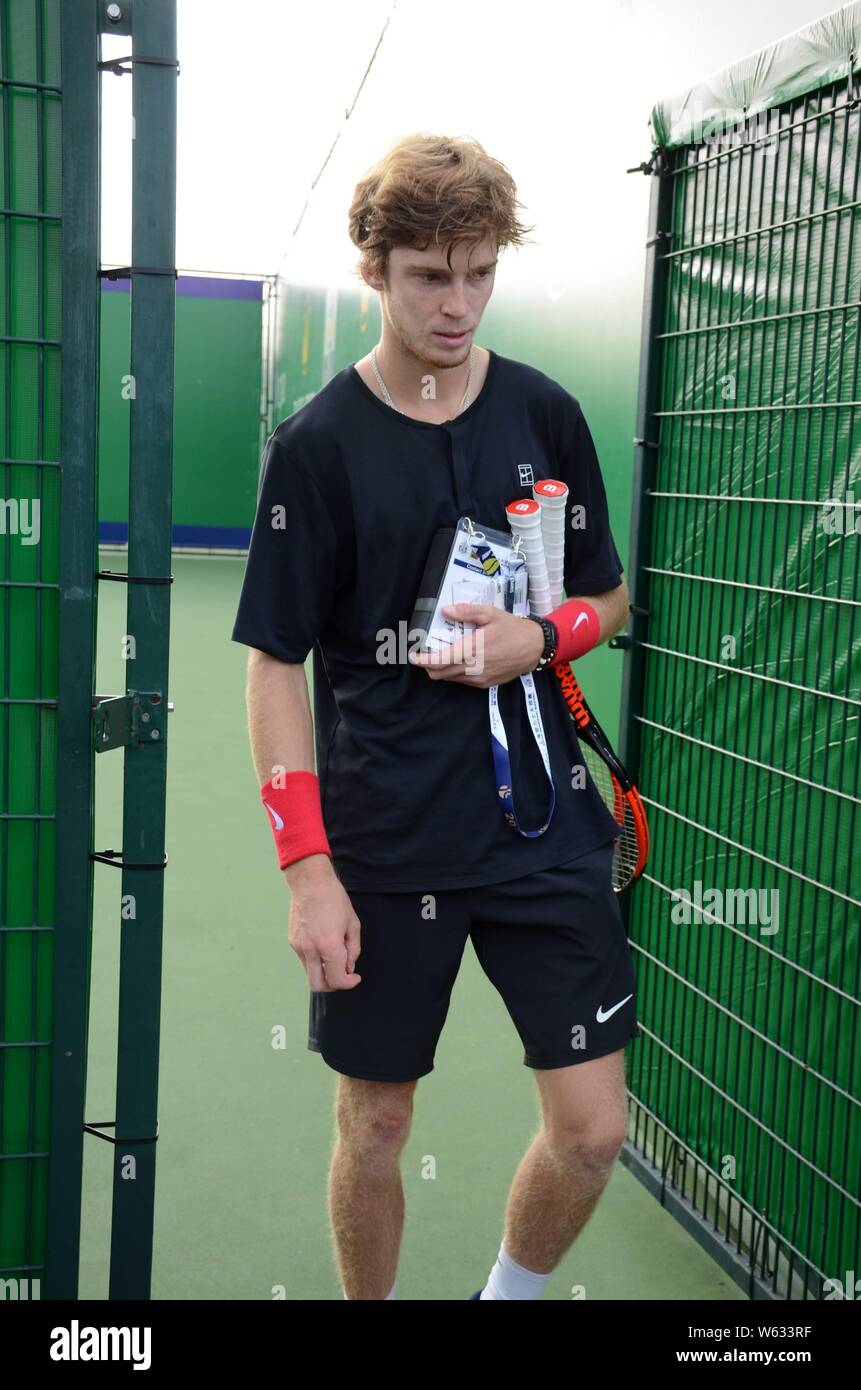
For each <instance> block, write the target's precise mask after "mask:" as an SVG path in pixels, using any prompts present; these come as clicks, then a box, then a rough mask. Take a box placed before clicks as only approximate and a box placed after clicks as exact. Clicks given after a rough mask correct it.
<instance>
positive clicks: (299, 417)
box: [232, 134, 640, 1299]
mask: <svg viewBox="0 0 861 1390" xmlns="http://www.w3.org/2000/svg"><path fill="white" fill-rule="evenodd" d="M520 206H521V205H520V204H519V203H518V201H517V198H516V189H515V186H514V183H513V181H512V178H511V175H510V174H509V172H508V171H507V170H506V168H505V167H504V166H503V165H502V164H500V163H499V162H498V161H497V160H495V159H493V158H491V157H490V156H489V155H488V154H487V153H486V152H485V150H484V149H483V148H482V147H481V145H479V144H478V143H477V142H475V141H472V140H468V139H460V138H457V139H448V138H443V137H434V136H432V135H425V134H418V135H412V136H408V137H406V138H404V139H401V140H399V141H397V142H396V143H395V144H394V145H393V146H392V147H391V148H390V149H389V150H388V151H387V152H386V154H385V155H384V157H383V158H382V159H381V160H380V162H379V163H378V164H377V165H376V166H375V167H374V168H372V169H371V170H370V171H369V172H368V173H367V174H366V175H365V177H364V178H362V179H361V181H360V182H359V184H358V185H357V187H356V190H355V195H354V198H353V202H352V206H351V208H350V213H349V233H350V237H351V239H352V241H353V243H354V244H355V246H356V247H357V248H358V249H359V251H360V253H361V256H360V259H359V261H358V264H357V272H358V274H360V275H361V277H362V279H363V280H364V282H365V283H366V284H367V285H368V286H370V287H371V288H373V289H374V290H375V291H377V293H378V294H379V297H380V306H381V314H382V333H381V336H380V340H379V342H378V343H377V344H376V345H375V347H374V348H373V349H372V350H371V351H370V352H369V353H367V354H366V355H365V356H364V357H363V358H362V359H361V360H360V361H357V362H355V363H352V364H351V365H350V366H349V367H346V368H344V370H343V371H340V372H338V373H337V374H336V375H335V376H333V377H332V379H331V380H330V381H329V382H328V383H327V384H326V385H325V386H324V387H323V388H322V390H320V391H318V392H317V393H316V395H315V396H313V398H312V399H311V400H310V401H308V402H307V403H306V404H305V405H303V406H302V407H301V408H300V409H299V410H297V411H295V412H294V413H293V414H292V415H290V416H289V417H288V418H286V419H284V420H282V421H281V423H280V424H279V425H278V426H277V428H276V429H275V430H274V431H273V433H272V434H271V435H270V436H269V439H268V440H267V443H266V449H265V453H264V459H263V468H262V470H261V481H260V487H259V494H258V503H257V513H256V516H255V520H254V527H253V531H252V537H251V543H250V549H249V554H248V561H247V567H246V570H245V576H244V581H243V585H242V592H241V597H240V601H239V607H238V612H237V616H236V622H235V626H234V628H233V634H232V636H233V639H234V640H235V641H238V642H242V643H245V644H247V645H248V646H249V647H250V648H251V649H252V650H251V651H250V653H249V660H248V686H247V703H248V712H249V728H250V736H251V745H252V754H253V759H254V763H255V766H256V769H257V774H258V779H259V782H260V784H261V800H262V802H263V814H265V815H266V816H267V817H268V819H269V821H270V825H271V827H272V831H273V834H274V838H275V843H276V851H277V857H278V863H279V865H280V868H281V870H282V872H283V876H284V878H285V880H286V882H287V884H288V886H289V890H290V897H291V907H290V945H291V946H292V948H293V950H294V951H295V952H296V954H297V955H298V956H299V959H300V960H301V962H302V964H303V966H304V968H305V971H306V973H307V977H308V983H309V986H310V1027H309V1037H308V1047H309V1048H311V1049H312V1050H313V1051H316V1052H319V1053H320V1054H321V1056H322V1058H323V1060H324V1061H325V1062H326V1063H327V1064H328V1066H329V1067H331V1068H333V1069H334V1070H335V1071H336V1072H338V1073H339V1074H340V1075H339V1078H338V1084H337V1088H336V1102H335V1145H334V1152H333V1157H332V1164H331V1172H330V1180H329V1217H330V1221H331V1227H332V1234H333V1238H334V1245H335V1251H336V1257H337V1263H338V1270H339V1274H340V1279H341V1283H342V1287H343V1293H344V1296H345V1297H346V1298H348V1299H387V1298H393V1297H394V1293H395V1285H396V1272H397V1263H398V1253H399V1247H400V1242H401V1235H402V1229H403V1222H404V1194H403V1187H402V1183H401V1174H400V1154H401V1151H402V1149H403V1146H404V1143H405V1141H406V1139H407V1136H408V1133H409V1129H410V1121H411V1116H412V1107H413V1098H414V1094H415V1089H416V1083H417V1081H418V1079H419V1078H420V1077H422V1076H427V1075H428V1074H429V1073H430V1072H431V1071H432V1070H433V1066H434V1055H435V1049H436V1044H437V1041H438V1039H439V1036H440V1033H441V1030H442V1027H443V1024H444V1022H445V1018H446V1014H447V1011H448V1007H449V1000H450V996H451V991H452V986H453V984H454V981H455V977H456V976H457V973H458V968H459V965H460V961H461V957H462V954H463V951H464V948H465V945H466V942H467V939H470V940H471V941H472V945H473V948H474V950H475V952H476V955H477V956H478V959H479V962H480V963H481V966H482V968H483V970H484V972H485V973H486V975H487V976H488V977H489V979H490V980H491V982H492V983H493V984H494V985H495V986H496V989H497V990H498V991H499V993H500V994H501V996H502V999H503V1001H504V1003H505V1006H506V1008H507V1010H508V1012H509V1015H510V1017H511V1019H512V1021H513V1024H514V1027H515V1028H516V1029H517V1032H518V1034H519V1036H520V1039H521V1040H522V1043H523V1048H524V1056H523V1061H524V1063H525V1065H526V1066H528V1067H531V1068H532V1069H533V1072H534V1075H535V1080H536V1083H537V1089H538V1102H539V1111H540V1123H539V1124H538V1128H537V1132H536V1134H535V1137H534V1138H533V1140H532V1142H531V1144H530V1146H529V1148H528V1150H527V1152H526V1154H525V1156H524V1157H523V1160H522V1162H521V1163H520V1166H519V1168H518V1170H517V1172H516V1174H515V1176H514V1180H513V1183H512V1187H511V1190H510V1193H509V1196H508V1201H507V1206H506V1210H505V1218H504V1225H503V1228H502V1233H501V1234H502V1240H501V1246H500V1249H499V1256H498V1258H497V1260H496V1261H495V1263H494V1264H493V1267H492V1268H491V1269H490V1270H489V1271H488V1274H487V1277H486V1279H485V1283H484V1285H483V1287H482V1288H481V1290H476V1291H475V1292H473V1293H470V1292H469V1290H468V1288H467V1289H466V1290H465V1291H464V1297H465V1298H473V1299H479V1298H481V1299H537V1298H539V1297H540V1296H541V1293H542V1291H543V1289H544V1287H545V1285H546V1284H547V1281H548V1279H549V1278H550V1276H551V1274H552V1272H553V1271H554V1270H555V1269H556V1267H557V1265H558V1264H559V1262H560V1260H561V1259H562V1258H563V1256H564V1255H565V1253H566V1251H567V1250H568V1249H569V1247H570V1246H571V1244H572V1242H573V1241H574V1240H575V1238H576V1236H577V1234H578V1232H579V1231H580V1230H581V1229H582V1227H583V1225H584V1224H585V1222H586V1221H587V1220H588V1218H589V1216H590V1214H591V1213H592V1211H593V1210H594V1208H595V1205H596V1203H597V1202H598V1199H599V1197H600V1195H601V1193H602V1191H603V1189H604V1187H605V1186H606V1184H607V1182H608V1180H609V1177H610V1174H611V1172H612V1170H613V1165H614V1162H615V1160H616V1158H617V1156H618V1153H619V1149H620V1147H621V1145H622V1143H623V1140H624V1136H625V1133H626V1123H627V1097H626V1090H625V1068H624V1058H625V1051H624V1049H625V1046H626V1044H627V1042H628V1040H629V1039H630V1038H633V1037H636V1036H638V1035H639V1032H640V1029H639V1027H638V1025H637V1021H636V1015H635V981H634V973H633V968H632V962H631V957H630V953H629V948H628V943H627V938H626V936H625V932H624V928H623V924H622V920H621V917H620V914H619V909H618V904H617V901H616V897H615V895H614V893H613V891H612V887H611V876H610V871H611V861H612V855H613V843H614V839H615V837H616V835H617V833H618V827H617V825H616V822H615V821H614V820H613V818H612V816H611V815H610V813H609V811H608V810H607V809H606V807H605V805H604V802H603V801H602V799H601V797H600V795H599V793H598V791H597V789H596V788H595V786H594V784H593V783H592V782H591V780H590V778H589V777H588V774H586V773H585V770H584V766H583V759H582V756H581V754H580V749H579V745H578V741H577V738H576V735H575V732H574V726H573V723H572V721H571V719H570V716H569V715H568V712H567V710H566V708H565V705H564V701H563V699H562V694H561V691H560V688H559V683H558V681H557V680H556V678H555V676H554V675H553V673H552V672H551V671H550V670H547V669H545V668H546V667H547V666H548V665H549V664H550V662H551V660H553V659H556V660H559V659H563V658H565V659H576V658H577V657H578V656H580V655H582V654H583V652H584V651H587V650H589V649H590V648H591V647H594V646H596V645H597V644H598V643H599V642H603V641H605V640H606V639H607V638H608V637H610V636H612V635H613V634H614V633H616V632H618V631H619V630H620V629H621V628H622V627H623V626H624V625H625V622H626V619H627V615H628V611H629V608H628V591H627V588H626V585H625V582H624V580H623V578H622V567H621V563H620V560H619V555H618V552H617V550H616V547H615V544H614V542H613V537H612V535H611V531H610V525H609V520H608V513H607V502H606V495H605V490H604V485H603V482H602V478H601V472H600V468H599V466H598V459H597V457H596V453H595V448H594V444H593V441H592V437H591V434H590V432H589V428H588V426H587V424H586V420H585V418H584V416H583V412H582V410H581V408H580V405H579V402H578V401H577V399H576V398H575V397H574V396H572V395H570V394H569V392H568V391H567V390H565V388H564V387H562V386H561V385H560V384H559V383H558V382H556V381H554V380H553V379H552V378H550V377H548V376H546V375H545V374H544V373H542V372H541V371H539V370H537V369H536V368H535V367H532V366H529V365H527V364H525V363H523V362H519V361H516V360H514V359H513V358H509V357H505V356H503V355H502V354H501V353H498V352H496V351H494V350H493V349H490V348H485V347H479V346H478V345H477V344H476V334H477V332H478V328H479V324H480V322H481V317H482V314H483V313H484V310H485V308H486V306H487V303H488V300H489V299H490V296H491V294H492V292H493V287H494V280H495V275H496V267H497V261H498V256H499V253H500V252H501V251H502V250H503V249H505V248H506V247H507V246H510V245H520V244H522V243H523V241H524V240H525V235H524V234H525V232H526V231H529V230H532V229H531V228H526V227H523V226H522V225H521V224H520V222H519V221H518V219H517V208H518V207H520ZM542 478H557V479H560V480H562V481H564V482H565V483H567V485H568V487H569V490H570V498H569V502H570V511H571V517H572V521H573V520H574V518H575V515H576V517H577V518H579V521H578V524H577V525H571V526H566V537H567V539H566V545H565V570H564V578H565V593H566V594H567V595H568V598H567V599H566V600H565V602H564V603H563V604H562V605H561V606H560V607H559V608H558V609H557V610H556V611H555V612H554V613H551V615H550V619H549V621H547V622H541V621H539V620H536V619H533V618H531V617H523V616H515V615H514V613H512V612H506V611H505V610H504V609H503V608H496V607H493V606H492V605H490V604H474V605H458V606H457V607H456V608H455V609H454V610H453V611H452V613H451V615H450V616H453V617H455V618H457V619H459V620H461V621H464V622H466V623H467V624H468V626H467V628H466V629H465V636H464V641H463V644H462V646H461V648H460V649H458V648H457V647H455V648H453V649H452V650H451V651H450V652H445V653H444V654H442V655H440V654H436V655H422V654H421V653H419V652H418V650H417V647H418V645H419V643H418V640H417V636H416V634H415V633H410V632H409V631H407V626H408V623H409V620H410V616H411V614H412V611H413V605H414V603H415V600H416V597H417V594H418V592H419V586H420V583H421V580H422V575H423V571H424V568H425V563H426V560H427V557H428V554H429V551H430V547H431V545H432V542H433V540H434V537H435V536H437V534H438V533H439V532H440V531H441V530H445V529H446V528H454V527H456V526H457V523H458V520H459V519H460V518H461V517H464V516H468V517H470V518H471V519H472V521H473V523H474V524H475V525H476V526H477V527H481V526H484V527H488V528H493V529H496V530H499V531H503V532H505V531H506V530H507V526H506V513H505V507H506V504H508V503H509V502H511V501H512V500H513V499H516V498H520V497H523V498H530V497H531V496H532V488H533V484H534V483H535V482H538V481H539V480H541V479H542ZM578 508H579V509H580V510H579V511H576V512H575V509H578ZM311 652H313V676H314V682H313V684H314V716H313V719H312V714H311V708H310V702H309V694H308V688H307V684H306V678H305V660H306V658H307V656H308V655H309V653H311ZM521 677H522V678H523V679H522V680H521V679H520V678H521ZM493 688H496V691H497V696H498V713H499V717H500V719H501V720H502V723H503V726H504V729H505V736H506V737H505V741H506V742H507V746H508V758H509V760H510V786H500V784H499V779H498V777H497V767H496V764H495V760H494V757H493V755H492V750H491V724H490V719H489V696H490V692H491V691H492V689H493ZM529 688H531V689H532V690H533V692H534V694H535V696H536V697H537V699H536V701H535V702H533V704H532V705H531V706H529V707H527V706H528V703H529V702H528V701H527V693H528V689H529ZM315 753H316V764H315ZM315 765H316V771H315ZM506 798H510V802H511V805H512V807H513V810H512V811H509V812H508V813H506V812H505V809H504V804H503V803H505V801H506ZM470 1043H471V1046H472V1047H473V1048H479V1047H481V1045H482V1043H481V1040H480V1039H477V1038H475V1037H473V1038H472V1039H471V1040H470ZM469 1056H470V1054H469V1053H468V1052H467V1053H466V1054H465V1059H464V1063H465V1065H467V1066H468V1065H469ZM480 1157H481V1155H480V1154H476V1159H477V1160H478V1159H480ZM466 1253H467V1252H464V1254H466ZM476 1282H477V1281H476Z"/></svg>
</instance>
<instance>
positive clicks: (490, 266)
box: [407, 257, 499, 275]
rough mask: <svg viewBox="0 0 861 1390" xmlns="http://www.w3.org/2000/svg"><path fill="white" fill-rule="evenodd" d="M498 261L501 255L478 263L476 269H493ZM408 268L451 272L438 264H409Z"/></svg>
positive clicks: (432, 272)
mask: <svg viewBox="0 0 861 1390" xmlns="http://www.w3.org/2000/svg"><path fill="white" fill-rule="evenodd" d="M498 263H499V257H497V258H496V260H495V261H488V262H487V265H477V266H475V269H476V270H492V269H493V267H494V266H495V265H497V264H498ZM407 270H422V271H426V272H427V273H428V274H430V275H448V274H449V269H448V266H438V265H408V266H407Z"/></svg>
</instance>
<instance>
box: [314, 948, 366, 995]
mask: <svg viewBox="0 0 861 1390" xmlns="http://www.w3.org/2000/svg"><path fill="white" fill-rule="evenodd" d="M346 964H347V957H346V952H344V953H339V954H338V955H337V956H331V957H328V958H327V959H326V960H324V961H323V962H322V966H323V975H324V978H325V980H326V984H327V985H328V986H329V989H352V988H353V986H354V985H357V984H359V982H360V980H361V978H362V977H361V975H356V974H354V973H353V971H352V970H349V971H348V970H347V969H346Z"/></svg>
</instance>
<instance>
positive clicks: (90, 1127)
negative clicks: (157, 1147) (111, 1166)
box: [84, 1120, 158, 1144]
mask: <svg viewBox="0 0 861 1390" xmlns="http://www.w3.org/2000/svg"><path fill="white" fill-rule="evenodd" d="M116 1127H117V1122H116V1120H93V1121H92V1122H91V1123H90V1124H87V1123H86V1122H85V1123H84V1132H85V1134H94V1135H95V1136H96V1138H97V1139H104V1141H105V1143H106V1144H155V1143H156V1142H157V1141H158V1121H156V1127H155V1134H146V1135H143V1136H142V1137H141V1138H140V1139H118V1138H117V1136H116V1135H115V1134H102V1130H103V1129H116Z"/></svg>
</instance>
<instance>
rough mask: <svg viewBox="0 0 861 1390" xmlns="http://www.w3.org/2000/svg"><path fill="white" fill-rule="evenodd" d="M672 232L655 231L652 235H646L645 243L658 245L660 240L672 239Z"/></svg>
mask: <svg viewBox="0 0 861 1390" xmlns="http://www.w3.org/2000/svg"><path fill="white" fill-rule="evenodd" d="M674 235H675V233H674V232H655V235H654V236H650V237H646V241H645V245H646V246H647V247H649V246H658V245H659V244H660V243H661V242H662V241H672V239H673V236H674Z"/></svg>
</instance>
